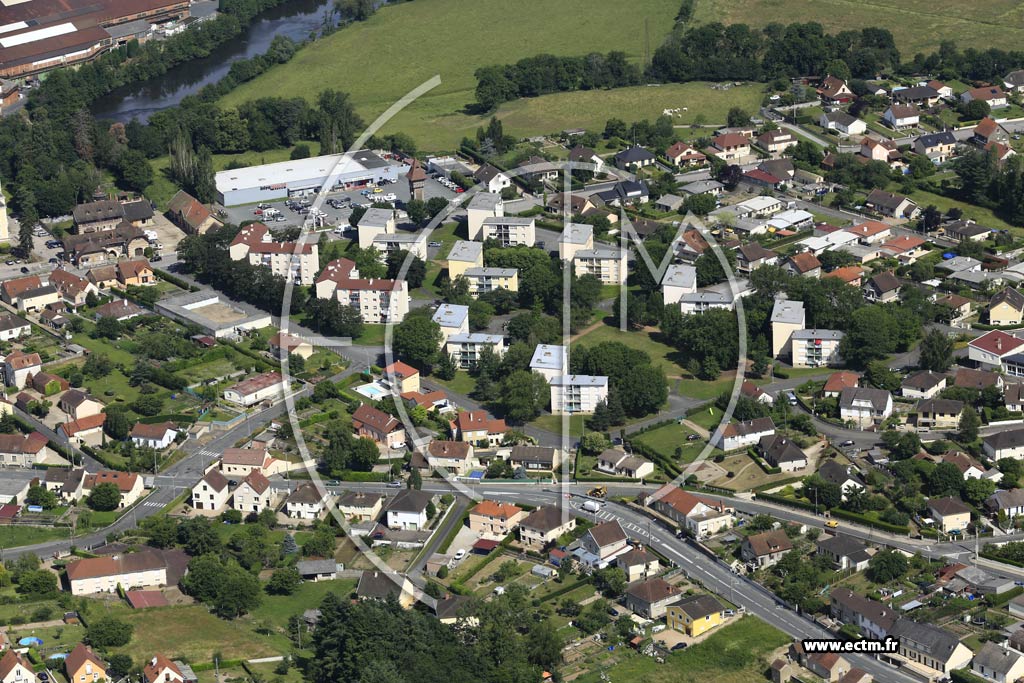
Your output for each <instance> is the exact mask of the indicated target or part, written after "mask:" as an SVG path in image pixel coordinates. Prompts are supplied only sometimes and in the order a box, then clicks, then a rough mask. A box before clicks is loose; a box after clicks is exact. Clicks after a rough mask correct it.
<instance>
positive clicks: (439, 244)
mask: <svg viewBox="0 0 1024 683" xmlns="http://www.w3.org/2000/svg"><path fill="white" fill-rule="evenodd" d="M427 246H428V247H435V248H436V247H440V246H441V243H440V242H431V243H430V244H428V245H427Z"/></svg>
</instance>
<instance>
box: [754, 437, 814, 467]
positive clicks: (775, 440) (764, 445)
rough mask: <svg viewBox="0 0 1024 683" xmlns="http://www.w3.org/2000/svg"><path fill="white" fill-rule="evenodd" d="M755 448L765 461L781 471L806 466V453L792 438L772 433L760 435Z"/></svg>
mask: <svg viewBox="0 0 1024 683" xmlns="http://www.w3.org/2000/svg"><path fill="white" fill-rule="evenodd" d="M757 448H758V452H759V453H760V454H761V457H762V458H764V459H765V462H767V463H768V464H769V465H771V466H772V467H778V468H779V469H780V470H782V471H783V472H795V471H797V470H802V469H804V468H805V467H807V455H805V454H804V452H803V451H802V450H800V447H799V446H797V445H796V444H795V443H793V441H792V439H789V438H787V437H785V436H781V435H779V434H773V435H772V436H764V437H761V440H760V441H759V442H758V446H757Z"/></svg>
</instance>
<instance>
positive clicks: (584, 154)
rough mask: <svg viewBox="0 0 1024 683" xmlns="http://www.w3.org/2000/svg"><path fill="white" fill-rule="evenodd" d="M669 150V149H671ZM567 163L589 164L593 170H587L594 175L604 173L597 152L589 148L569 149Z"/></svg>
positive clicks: (602, 163)
mask: <svg viewBox="0 0 1024 683" xmlns="http://www.w3.org/2000/svg"><path fill="white" fill-rule="evenodd" d="M669 149H671V147H670V148H669ZM569 161H571V162H572V163H574V164H591V165H592V166H593V169H587V170H592V172H593V173H594V174H600V173H602V172H603V171H604V159H602V158H601V157H600V156H599V155H598V153H597V152H595V151H594V150H592V149H590V148H589V147H584V146H582V145H576V146H575V147H573V148H572V149H570V150H569Z"/></svg>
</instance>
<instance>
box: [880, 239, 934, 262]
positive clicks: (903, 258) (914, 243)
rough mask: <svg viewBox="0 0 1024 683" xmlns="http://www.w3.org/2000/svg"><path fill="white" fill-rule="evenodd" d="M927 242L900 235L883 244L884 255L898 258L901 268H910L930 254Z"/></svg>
mask: <svg viewBox="0 0 1024 683" xmlns="http://www.w3.org/2000/svg"><path fill="white" fill-rule="evenodd" d="M925 244H926V242H925V240H924V239H923V238H921V237H916V236H911V235H900V236H899V237H894V238H892V239H891V240H888V241H887V242H885V243H883V244H882V253H883V254H885V255H892V256H895V257H896V260H897V261H899V263H900V265H901V266H909V265H912V264H914V263H916V262H917V260H918V259H919V258H921V257H922V256H925V255H927V254H928V249H927V248H926V247H925Z"/></svg>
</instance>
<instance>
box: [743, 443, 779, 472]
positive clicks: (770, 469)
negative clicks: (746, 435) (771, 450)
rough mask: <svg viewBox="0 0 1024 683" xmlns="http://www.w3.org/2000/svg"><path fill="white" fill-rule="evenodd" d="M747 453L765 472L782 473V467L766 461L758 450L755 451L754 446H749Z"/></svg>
mask: <svg viewBox="0 0 1024 683" xmlns="http://www.w3.org/2000/svg"><path fill="white" fill-rule="evenodd" d="M747 455H748V456H749V457H750V459H751V460H753V461H754V462H756V463H757V466H758V467H760V468H761V471H763V472H764V473H765V474H782V468H781V467H772V466H771V465H769V464H768V463H767V462H765V460H764V458H762V457H761V456H760V455H758V454H757V451H755V450H754V448H753V447H749V448H747Z"/></svg>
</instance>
